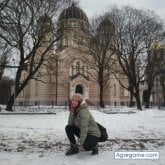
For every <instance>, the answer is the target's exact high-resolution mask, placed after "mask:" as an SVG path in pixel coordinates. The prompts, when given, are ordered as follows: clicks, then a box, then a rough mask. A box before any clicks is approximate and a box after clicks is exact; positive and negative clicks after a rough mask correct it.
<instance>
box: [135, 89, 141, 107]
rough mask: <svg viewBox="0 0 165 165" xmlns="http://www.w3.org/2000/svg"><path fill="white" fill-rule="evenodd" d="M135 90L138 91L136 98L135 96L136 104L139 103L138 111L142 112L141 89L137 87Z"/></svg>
mask: <svg viewBox="0 0 165 165" xmlns="http://www.w3.org/2000/svg"><path fill="white" fill-rule="evenodd" d="M135 90H136V94H135V95H134V96H135V99H136V103H137V109H138V110H142V106H141V101H140V93H139V87H136V88H135Z"/></svg>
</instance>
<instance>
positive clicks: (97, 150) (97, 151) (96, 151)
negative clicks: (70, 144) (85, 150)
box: [91, 144, 99, 155]
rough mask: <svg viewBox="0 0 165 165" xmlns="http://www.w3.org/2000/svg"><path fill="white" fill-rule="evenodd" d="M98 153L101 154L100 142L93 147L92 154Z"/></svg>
mask: <svg viewBox="0 0 165 165" xmlns="http://www.w3.org/2000/svg"><path fill="white" fill-rule="evenodd" d="M97 154H99V149H98V144H97V145H96V146H95V147H94V148H92V153H91V155H97Z"/></svg>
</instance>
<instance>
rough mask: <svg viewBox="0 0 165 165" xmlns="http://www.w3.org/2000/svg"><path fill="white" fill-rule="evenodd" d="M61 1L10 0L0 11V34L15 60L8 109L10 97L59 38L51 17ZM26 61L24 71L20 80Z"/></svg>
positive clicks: (12, 101)
mask: <svg viewBox="0 0 165 165" xmlns="http://www.w3.org/2000/svg"><path fill="white" fill-rule="evenodd" d="M64 4H65V1H60V0H42V1H41V0H35V1H33V0H24V1H22V0H10V1H9V2H8V4H7V6H6V7H5V8H4V10H3V11H2V12H1V17H2V18H3V19H2V20H1V22H0V38H1V39H3V40H4V41H5V42H6V43H7V44H8V45H9V46H11V47H12V51H13V54H15V59H16V61H18V64H17V73H16V79H15V92H14V94H13V95H12V96H11V97H10V99H9V102H8V104H7V107H6V109H7V110H8V111H12V106H13V103H14V99H15V98H16V97H17V96H18V95H19V93H20V92H21V91H22V90H23V89H24V88H25V86H26V85H27V84H28V82H29V80H30V79H32V78H34V76H35V74H36V73H37V71H38V69H39V68H40V67H41V65H42V64H43V62H44V60H45V59H46V58H47V55H48V54H49V52H50V50H52V48H53V46H54V44H55V42H56V41H57V40H58V39H59V38H60V36H61V33H60V32H61V29H58V30H57V28H56V27H55V24H54V21H56V14H58V11H59V9H60V7H61V6H63V5H64ZM57 32H58V33H57ZM27 63H28V72H27V73H28V75H27V77H26V78H25V79H24V80H23V82H21V83H20V81H21V75H22V73H23V71H24V68H25V66H27ZM14 97H15V98H14Z"/></svg>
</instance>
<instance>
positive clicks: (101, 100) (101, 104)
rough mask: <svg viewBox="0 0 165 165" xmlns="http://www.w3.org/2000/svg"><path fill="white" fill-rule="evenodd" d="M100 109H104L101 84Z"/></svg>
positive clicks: (101, 86)
mask: <svg viewBox="0 0 165 165" xmlns="http://www.w3.org/2000/svg"><path fill="white" fill-rule="evenodd" d="M100 107H101V108H104V107H105V105H104V101H103V85H102V84H100Z"/></svg>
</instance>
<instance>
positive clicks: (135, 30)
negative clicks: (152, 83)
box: [110, 6, 161, 110]
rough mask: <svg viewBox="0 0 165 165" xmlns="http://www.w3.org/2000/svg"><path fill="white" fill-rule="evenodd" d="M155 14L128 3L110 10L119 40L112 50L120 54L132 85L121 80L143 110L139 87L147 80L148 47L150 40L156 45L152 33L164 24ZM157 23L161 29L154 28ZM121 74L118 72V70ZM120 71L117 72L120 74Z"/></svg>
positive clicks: (115, 40) (122, 65) (118, 57)
mask: <svg viewBox="0 0 165 165" xmlns="http://www.w3.org/2000/svg"><path fill="white" fill-rule="evenodd" d="M153 16H155V15H154V13H153V12H151V11H143V10H140V9H134V8H132V7H129V6H125V7H123V8H121V9H118V8H113V9H112V10H111V11H110V17H111V20H113V21H112V22H113V24H114V25H115V39H114V43H113V46H112V47H111V48H112V51H114V52H115V54H116V55H117V61H118V63H119V64H120V66H121V68H122V72H123V73H124V75H125V76H126V77H127V79H128V84H127V85H125V84H123V83H122V82H121V81H120V79H119V78H118V80H119V81H120V83H121V84H122V86H123V87H124V88H126V89H127V90H129V91H130V92H131V93H132V94H133V96H134V97H135V99H136V103H137V108H138V109H140V110H141V109H142V107H141V100H140V89H139V86H140V84H141V82H142V81H144V73H145V68H146V65H147V50H148V49H147V47H146V41H147V40H149V41H150V42H151V43H152V44H153V42H154V41H155V38H152V36H151V34H152V33H154V34H155V35H156V32H155V31H156V30H157V31H159V30H160V27H159V26H161V25H160V24H158V22H157V20H156V18H157V17H155V19H154V17H153ZM154 23H157V25H159V26H158V29H155V28H153V29H152V28H150V27H151V26H152V25H153V26H154ZM115 73H118V72H115ZM118 75H119V74H116V77H118Z"/></svg>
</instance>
